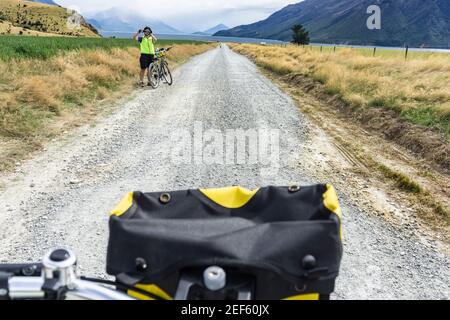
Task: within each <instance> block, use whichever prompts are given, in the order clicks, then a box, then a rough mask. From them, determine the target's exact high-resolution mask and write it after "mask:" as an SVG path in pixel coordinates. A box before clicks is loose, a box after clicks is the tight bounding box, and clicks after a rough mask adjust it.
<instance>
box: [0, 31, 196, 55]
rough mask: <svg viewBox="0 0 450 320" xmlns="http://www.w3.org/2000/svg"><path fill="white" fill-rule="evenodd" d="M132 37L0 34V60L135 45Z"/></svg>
mask: <svg viewBox="0 0 450 320" xmlns="http://www.w3.org/2000/svg"><path fill="white" fill-rule="evenodd" d="M186 43H191V44H195V43H199V44H200V43H201V42H196V41H184V40H160V41H158V47H163V46H167V45H171V44H186ZM137 46H138V44H137V43H136V41H134V40H132V39H112V38H74V37H35V36H0V60H4V61H9V60H11V59H27V58H32V59H48V58H51V57H53V56H55V55H57V54H58V53H60V52H62V51H70V50H89V49H98V48H101V49H106V50H108V49H112V48H127V47H137Z"/></svg>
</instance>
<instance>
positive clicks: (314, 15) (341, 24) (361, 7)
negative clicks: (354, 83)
mask: <svg viewBox="0 0 450 320" xmlns="http://www.w3.org/2000/svg"><path fill="white" fill-rule="evenodd" d="M372 4H374V1H373V0H340V1H335V0H305V1H303V2H300V3H297V4H293V5H289V6H287V7H285V8H283V9H281V10H280V11H278V12H275V13H274V14H272V15H271V16H270V17H268V18H267V19H266V20H263V21H259V22H256V23H253V24H249V25H243V26H238V27H235V28H233V29H230V30H227V31H220V32H218V33H216V34H215V35H217V36H234V37H254V38H270V39H278V40H285V41H289V40H291V30H290V29H291V27H292V26H293V25H295V24H298V23H301V24H303V25H304V26H305V27H306V28H307V29H308V30H309V31H310V34H311V40H312V41H313V42H324V43H344V44H367V45H390V46H403V45H405V44H408V45H410V46H422V45H423V46H439V47H447V46H448V45H449V42H450V1H448V0H379V1H378V5H379V6H380V7H381V10H382V29H381V30H368V29H367V26H366V21H367V18H368V17H369V15H368V14H367V13H366V10H367V8H368V6H369V5H372Z"/></svg>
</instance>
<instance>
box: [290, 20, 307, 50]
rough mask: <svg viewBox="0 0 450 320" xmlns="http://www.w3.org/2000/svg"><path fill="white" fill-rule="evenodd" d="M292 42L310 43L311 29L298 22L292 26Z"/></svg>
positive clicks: (299, 43)
mask: <svg viewBox="0 0 450 320" xmlns="http://www.w3.org/2000/svg"><path fill="white" fill-rule="evenodd" d="M291 30H292V32H293V34H292V43H295V44H298V45H301V44H309V40H310V39H309V31H308V30H306V29H305V28H304V27H303V26H302V25H301V24H296V25H295V26H293V27H292V29H291Z"/></svg>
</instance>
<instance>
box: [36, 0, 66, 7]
mask: <svg viewBox="0 0 450 320" xmlns="http://www.w3.org/2000/svg"><path fill="white" fill-rule="evenodd" d="M28 1H30V2H40V3H45V4H48V5H51V6H59V5H58V4H57V3H55V2H53V0H28Z"/></svg>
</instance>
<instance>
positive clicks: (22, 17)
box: [0, 0, 99, 37]
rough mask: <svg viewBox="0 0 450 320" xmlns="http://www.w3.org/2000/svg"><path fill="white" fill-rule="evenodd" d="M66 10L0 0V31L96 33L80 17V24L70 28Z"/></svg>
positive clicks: (25, 2)
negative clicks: (77, 26) (78, 26)
mask: <svg viewBox="0 0 450 320" xmlns="http://www.w3.org/2000/svg"><path fill="white" fill-rule="evenodd" d="M69 16H70V15H69V14H68V13H67V10H66V9H65V8H63V7H60V6H55V5H48V4H44V3H39V2H32V1H23V0H0V34H24V35H66V36H87V37H98V36H99V34H98V32H97V30H96V29H95V28H94V27H93V26H92V25H90V24H89V23H87V22H86V21H85V19H84V18H83V17H81V21H80V28H79V29H78V28H76V29H74V28H71V25H70V24H68V23H67V22H68V18H69Z"/></svg>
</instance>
